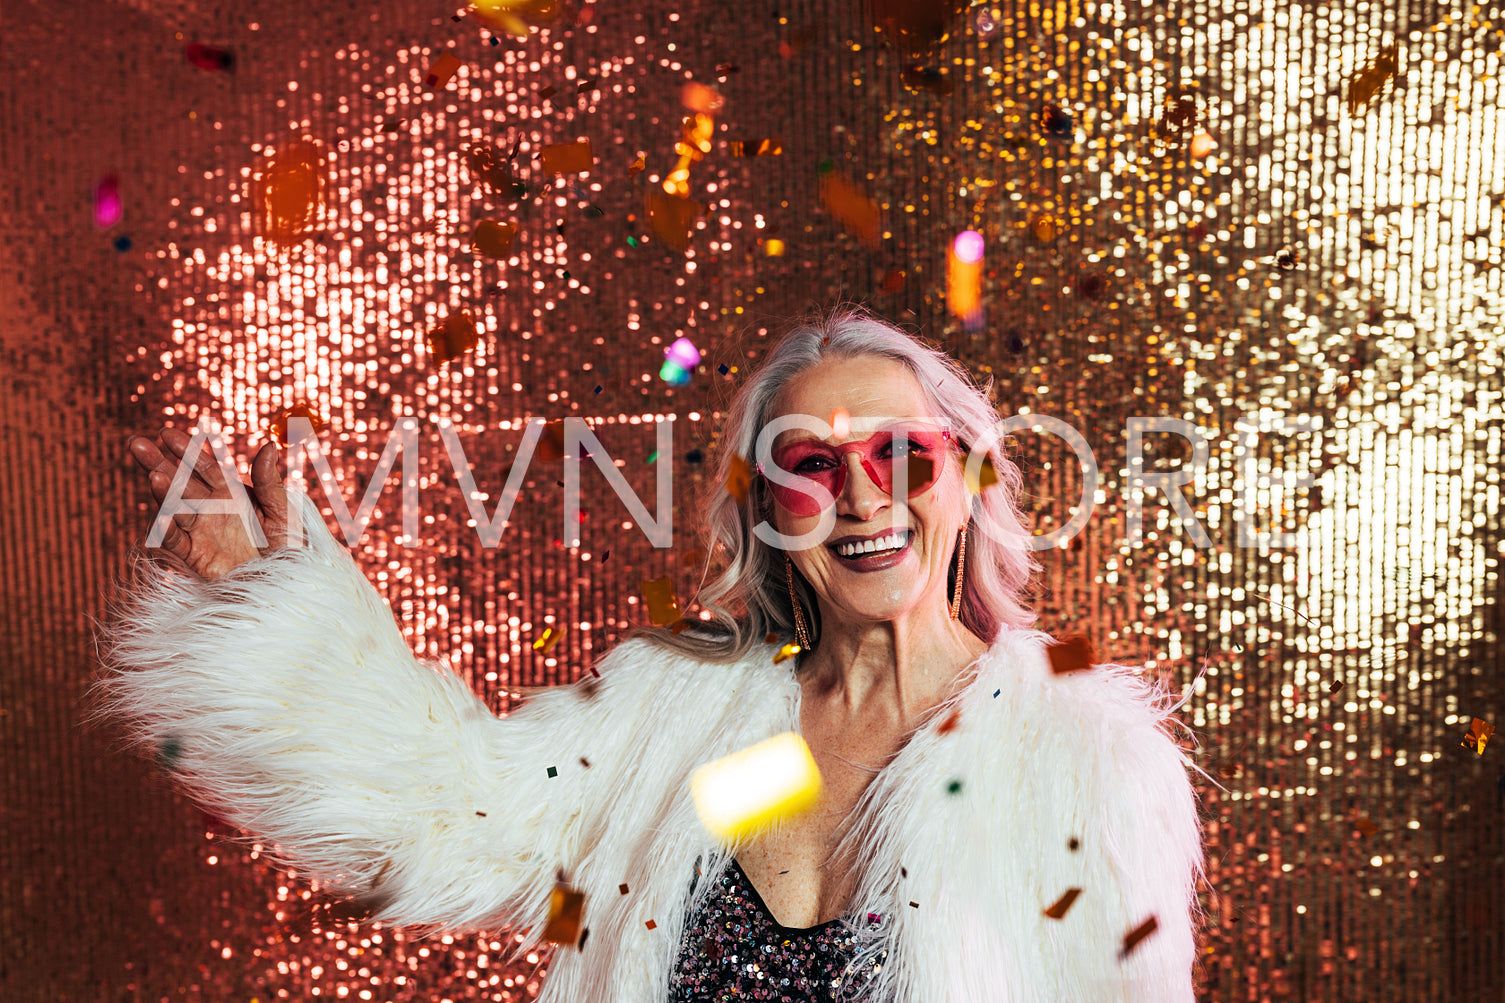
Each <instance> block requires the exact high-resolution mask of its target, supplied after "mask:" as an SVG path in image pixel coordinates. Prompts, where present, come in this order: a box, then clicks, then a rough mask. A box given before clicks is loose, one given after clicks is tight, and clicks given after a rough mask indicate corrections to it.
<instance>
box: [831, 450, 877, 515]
mask: <svg viewBox="0 0 1505 1003" xmlns="http://www.w3.org/2000/svg"><path fill="white" fill-rule="evenodd" d="M841 462H842V463H845V464H846V468H847V475H846V483H845V484H843V485H842V488H841V497H840V498H838V499H837V502H838V503H839V504H840V505H841V507H843V508H845V509H848V510H849V511H851V512H853V513H854V514H855V515H856V516H857V518H859V519H861V520H863V521H864V522H865V521H867V520H868V519H869V518H871V517H872V513H873V512H874V511H876V510H877V508H878V507H879V506H880V505H881V504H882V503H883V502H885V501H887V500H888V493H887V492H885V491H884V490H883V488H882V487H881V486H879V485H878V484H876V483H875V482H874V481H873V479H872V477H870V476H868V472H867V467H865V466H863V465H862V457H861V456H859V455H858V454H857V453H847V454H846V455H845V456H843V457H842V458H841Z"/></svg>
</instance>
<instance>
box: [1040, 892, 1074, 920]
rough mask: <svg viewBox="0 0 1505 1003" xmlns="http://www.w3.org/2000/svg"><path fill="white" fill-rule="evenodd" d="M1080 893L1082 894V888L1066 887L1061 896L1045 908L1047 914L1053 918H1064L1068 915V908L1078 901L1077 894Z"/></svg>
mask: <svg viewBox="0 0 1505 1003" xmlns="http://www.w3.org/2000/svg"><path fill="white" fill-rule="evenodd" d="M1080 894H1082V890H1081V889H1080V888H1068V889H1066V891H1065V892H1064V893H1063V894H1062V895H1061V897H1060V898H1058V899H1056V900H1055V902H1054V903H1052V904H1051V906H1050V908H1049V909H1046V910H1045V915H1047V916H1049V917H1050V918H1051V919H1060V918H1062V917H1063V916H1065V915H1066V910H1068V909H1070V908H1071V904H1072V903H1073V902H1075V901H1076V898H1077V896H1078V895H1080Z"/></svg>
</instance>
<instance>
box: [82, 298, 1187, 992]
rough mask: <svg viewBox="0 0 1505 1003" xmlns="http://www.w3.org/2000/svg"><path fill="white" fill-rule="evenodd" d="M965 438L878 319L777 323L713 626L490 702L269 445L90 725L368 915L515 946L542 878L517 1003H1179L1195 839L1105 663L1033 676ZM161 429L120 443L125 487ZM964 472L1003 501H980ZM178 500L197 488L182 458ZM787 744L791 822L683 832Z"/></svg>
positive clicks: (718, 521)
mask: <svg viewBox="0 0 1505 1003" xmlns="http://www.w3.org/2000/svg"><path fill="white" fill-rule="evenodd" d="M843 411H844V412H845V415H842V414H841V412H843ZM833 417H834V418H835V420H834V421H832V419H833ZM995 421H996V415H995V414H994V412H993V409H992V408H991V407H990V405H989V403H988V401H987V398H986V395H985V393H984V392H983V391H982V390H981V389H979V388H978V387H977V386H975V385H974V384H973V383H972V382H971V380H970V379H969V378H968V376H967V375H966V373H965V371H964V370H963V369H962V368H961V367H960V366H959V365H957V364H956V363H955V362H954V361H953V360H951V359H950V358H949V357H947V356H946V355H944V354H943V353H941V352H939V351H936V350H934V349H931V348H929V347H927V346H926V345H924V344H922V343H920V342H918V341H917V340H915V339H914V338H912V337H910V336H909V335H907V334H905V333H904V332H902V331H900V330H898V329H896V328H894V327H891V326H889V325H888V324H885V323H882V322H880V321H878V320H876V319H873V318H872V317H869V316H867V315H865V314H862V313H859V312H855V311H850V310H848V311H842V312H838V313H836V314H834V315H832V316H830V317H828V318H825V319H823V320H818V321H815V322H811V323H807V324H804V325H801V326H798V327H797V328H795V329H794V330H792V331H791V332H789V333H788V334H787V335H786V336H785V337H784V338H783V339H782V340H781V341H780V342H779V344H778V345H777V346H776V347H775V348H774V350H773V351H772V352H771V353H770V355H769V357H768V358H767V360H766V361H765V363H764V364H763V366H762V367H761V369H760V370H759V371H758V372H757V373H756V374H755V375H753V376H752V377H751V378H750V379H749V380H748V381H747V382H746V384H744V386H743V387H742V388H741V389H740V391H739V393H738V395H737V397H736V399H735V400H734V402H733V404H732V406H731V408H730V410H729V413H728V415H727V418H726V424H725V426H724V428H723V434H722V448H723V453H722V456H721V462H720V474H721V477H720V483H721V484H725V483H726V480H727V478H728V477H729V476H730V475H731V473H732V470H733V464H734V463H736V462H739V458H740V457H754V458H759V459H760V461H761V462H759V464H758V476H756V477H755V478H754V479H753V481H752V483H751V485H750V488H749V490H748V491H746V492H745V494H744V493H742V492H738V494H739V495H741V497H740V498H738V497H733V496H732V495H731V494H729V493H727V492H726V491H725V490H718V493H717V495H716V497H715V498H714V500H713V501H712V502H711V504H710V507H709V513H708V519H707V526H706V529H707V539H706V541H705V543H706V548H705V549H706V552H707V553H708V554H711V555H713V556H712V558H710V559H708V564H707V575H709V574H710V570H709V569H710V566H711V564H710V562H714V561H718V559H719V563H720V564H722V565H723V566H724V570H722V571H721V572H720V573H719V575H717V576H716V577H715V578H714V579H713V580H712V581H710V582H709V583H706V584H705V586H704V587H703V588H702V590H701V591H700V593H699V596H698V598H699V601H700V603H701V605H702V606H703V608H704V609H706V610H707V611H709V612H710V614H711V618H710V619H709V620H704V621H697V620H692V626H691V627H690V628H689V629H686V630H683V631H682V632H681V633H679V634H673V633H671V632H670V631H668V630H666V629H662V628H653V629H644V630H640V631H638V632H637V633H636V634H634V635H633V636H632V637H629V638H628V639H626V640H624V641H622V642H621V643H620V644H618V645H617V646H616V647H615V648H614V649H613V650H612V651H611V652H609V653H608V654H607V655H606V656H605V657H604V658H603V659H601V660H600V662H599V664H598V666H597V668H598V670H599V679H596V678H586V679H585V680H584V681H583V682H581V683H579V684H576V685H573V686H568V687H559V688H557V689H554V690H550V691H547V692H544V693H542V694H540V695H538V696H537V697H535V698H534V699H532V700H531V701H529V702H528V703H527V704H525V705H524V706H522V707H521V708H519V709H518V710H516V711H514V712H513V713H511V714H509V715H508V716H506V717H505V718H501V719H498V718H497V717H495V716H494V715H492V714H491V713H489V712H488V710H487V708H486V706H485V704H484V703H483V702H482V701H481V700H480V699H479V698H478V697H477V696H476V695H475V694H474V693H473V692H472V691H471V690H470V689H469V687H468V686H467V685H466V684H465V683H464V682H463V681H462V680H460V679H459V678H458V677H457V676H456V675H454V674H453V673H452V672H449V671H447V670H446V667H445V666H444V665H443V664H441V663H427V662H421V661H418V660H416V659H415V658H414V657H413V655H412V654H411V652H410V650H409V649H408V647H407V646H406V644H405V642H404V639H403V636H402V634H401V633H400V631H399V630H398V628H397V625H396V623H395V622H394V620H393V618H392V614H391V611H390V610H389V609H388V608H387V607H386V605H385V604H384V603H383V601H382V600H381V598H380V596H379V595H378V593H377V592H376V591H375V590H374V589H373V588H372V586H371V585H370V584H369V582H368V581H367V580H366V579H365V577H364V576H363V575H362V573H361V572H360V570H359V569H358V567H357V566H356V564H355V562H354V561H353V560H352V559H351V557H350V555H349V553H348V551H347V550H346V549H345V548H344V547H343V546H341V545H340V544H339V543H338V542H337V541H336V540H335V539H334V538H333V536H332V535H331V534H330V533H329V532H328V529H327V527H321V525H320V522H319V520H320V516H319V513H318V510H317V509H316V508H315V507H314V506H313V505H312V503H311V502H310V501H309V499H308V498H307V496H305V495H303V494H301V493H299V492H296V491H291V490H284V488H283V486H282V484H281V483H279V480H278V476H279V467H278V460H277V457H276V455H275V453H274V451H273V450H272V448H271V447H268V448H265V449H263V450H262V451H261V452H260V453H258V454H257V456H256V457H255V459H254V461H253V463H252V484H251V487H252V495H253V496H254V499H255V505H256V509H257V515H258V516H259V518H260V519H261V521H262V525H263V527H264V529H265V531H266V534H267V538H268V539H267V543H268V546H267V547H266V548H265V549H262V550H258V549H257V548H256V547H255V546H253V545H252V544H251V542H250V540H249V539H248V537H247V536H246V534H245V530H244V529H243V528H242V527H243V524H242V523H241V521H240V520H239V519H238V518H236V517H233V516H225V515H209V514H207V513H200V514H198V515H197V516H194V515H191V514H190V515H184V516H177V517H175V522H174V525H173V528H172V530H171V531H170V532H169V534H168V538H167V539H166V541H165V543H166V546H167V548H168V549H169V550H170V551H171V552H172V553H173V554H175V555H176V556H177V557H178V558H180V563H183V564H186V565H187V566H188V568H190V569H191V570H192V571H193V572H195V574H194V575H184V574H181V573H174V572H173V571H172V570H170V569H168V568H166V567H164V566H162V565H161V564H158V563H154V562H145V561H138V562H137V563H136V570H137V571H138V572H139V574H138V576H137V580H136V582H135V583H134V584H133V585H132V586H131V587H130V589H129V590H128V592H127V595H128V597H129V601H128V604H127V606H126V607H125V608H124V609H123V610H122V612H121V614H120V616H119V617H118V621H117V623H116V624H115V625H114V630H113V632H111V633H110V634H109V635H108V636H105V637H103V638H102V642H103V643H102V657H103V663H104V666H105V671H104V673H103V674H102V676H101V678H100V679H99V681H98V683H97V694H98V697H99V700H100V706H99V710H98V713H99V714H101V715H103V716H108V717H113V718H115V719H117V720H120V721H122V722H123V723H124V724H125V725H126V726H127V727H128V729H129V733H130V735H131V736H132V737H133V738H135V739H136V740H138V741H140V742H141V743H142V744H143V745H145V746H146V747H147V748H156V749H158V750H160V749H163V748H166V749H169V750H171V762H170V765H171V768H172V770H173V771H174V774H175V776H176V778H177V779H178V780H179V781H180V782H181V784H182V785H183V787H184V789H185V790H186V791H187V792H189V793H190V794H191V795H192V796H194V797H195V798H196V799H197V800H199V801H200V803H202V804H204V805H205V806H206V807H208V808H209V809H211V810H213V811H215V812H217V813H219V814H220V815H221V816H223V817H224V818H225V819H227V820H228V821H230V822H232V823H233V824H235V825H237V826H240V827H242V828H244V829H246V830H248V831H249V832H250V833H251V834H253V835H254V836H255V837H257V838H258V839H260V840H261V841H263V842H264V843H271V844H274V845H275V852H276V855H277V859H279V860H281V861H283V862H285V863H287V864H288V865H291V866H294V867H296V868H297V869H298V871H299V873H300V874H302V875H305V876H307V877H310V878H315V879H318V880H319V881H320V882H322V883H324V884H325V885H326V887H329V888H331V889H334V890H337V891H343V892H344V893H347V894H349V895H351V896H353V897H355V898H356V899H358V900H359V901H360V902H361V903H363V905H364V906H365V907H367V908H368V909H369V915H370V918H371V919H372V920H374V921H380V922H382V923H385V924H388V925H393V926H404V927H409V928H412V929H414V930H415V931H416V932H419V933H429V932H439V931H445V932H451V933H461V932H468V931H494V930H496V929H498V928H501V927H509V928H511V929H514V930H518V931H522V932H523V933H524V934H525V938H524V940H525V943H524V944H523V945H522V948H520V950H521V949H525V948H530V947H533V946H535V945H536V944H538V942H539V940H540V938H541V936H542V933H543V927H544V925H545V921H546V919H547V917H548V907H549V901H550V895H551V892H552V891H553V889H554V888H555V887H556V882H558V881H560V880H561V879H563V880H564V881H567V882H568V883H569V884H570V885H571V886H572V887H574V888H575V889H578V890H579V891H581V892H583V893H584V895H585V912H584V924H585V926H586V927H587V928H588V930H589V933H588V936H584V937H583V938H582V939H581V941H580V942H578V946H577V948H569V947H566V948H561V949H560V950H559V951H558V952H557V953H556V954H555V956H554V960H553V963H552V968H551V971H550V973H549V976H548V978H547V980H546V982H545V986H544V989H543V991H542V993H541V995H540V1000H541V1001H543V1003H555V1001H569V1003H586V1001H588V1003H617V1001H620V1003H659V1001H692V1000H693V1001H706V1000H717V1001H719V1000H745V999H746V1000H789V1001H794V1000H799V1001H803V1000H820V1001H825V1000H864V1001H883V1003H941V1001H947V1003H999V1001H1009V1003H1024V1001H1041V1003H1046V1001H1049V1003H1057V1001H1067V1000H1082V1001H1095V1000H1136V1001H1140V1000H1142V1001H1146V1003H1148V1001H1154V1003H1165V1001H1172V1000H1189V999H1192V998H1193V989H1192V968H1193V964H1194V961H1195V937H1194V934H1195V920H1196V916H1197V909H1196V889H1195V885H1196V881H1197V879H1198V877H1199V875H1200V873H1201V868H1202V850H1201V841H1200V835H1199V831H1198V822H1197V812H1196V803H1195V797H1194V795H1193V791H1192V787H1191V784H1190V782H1189V778H1188V774H1187V763H1186V759H1185V757H1184V756H1183V754H1182V752H1181V750H1180V748H1179V747H1178V746H1177V744H1176V743H1175V742H1174V741H1173V740H1172V739H1171V737H1170V736H1169V735H1168V734H1167V730H1166V729H1167V727H1168V726H1169V725H1170V724H1172V723H1173V721H1172V718H1171V715H1170V710H1169V706H1168V705H1169V698H1168V696H1167V695H1166V694H1165V693H1163V692H1161V691H1159V690H1156V689H1153V688H1152V687H1150V686H1149V685H1148V684H1147V683H1145V682H1144V681H1142V680H1141V678H1140V677H1138V676H1136V675H1135V674H1133V673H1132V672H1130V671H1129V670H1127V669H1125V668H1123V667H1120V666H1112V665H1109V666H1096V667H1092V668H1090V669H1085V670H1081V671H1074V672H1068V673H1059V674H1058V673H1055V672H1053V671H1052V669H1051V667H1050V662H1049V658H1048V656H1047V652H1046V648H1047V646H1048V645H1049V644H1050V643H1051V639H1050V638H1049V637H1048V636H1047V635H1045V634H1044V633H1042V632H1040V631H1037V630H1034V629H1032V627H1031V625H1032V623H1033V620H1034V617H1033V615H1032V614H1031V613H1030V611H1029V609H1028V608H1027V607H1026V605H1024V604H1023V603H1022V601H1021V594H1022V591H1023V590H1024V588H1025V586H1026V585H1027V583H1028V581H1029V578H1030V575H1031V573H1032V571H1033V568H1034V565H1033V562H1032V559H1031V557H1030V551H1029V547H1028V536H1027V532H1026V530H1025V529H1024V528H1023V526H1022V523H1021V521H1020V518H1019V513H1018V509H1017V496H1018V491H1019V488H1020V476H1019V473H1018V470H1017V469H1016V468H1015V467H1014V466H1013V465H1012V463H1010V461H1009V460H1008V459H1007V457H1006V456H1004V455H1003V453H1002V451H1001V444H1000V443H999V442H998V440H997V438H996V437H995V436H991V431H992V429H993V428H994V422H995ZM760 438H761V442H760ZM187 442H188V437H187V436H186V435H184V434H183V433H181V432H172V431H169V430H164V432H163V433H162V435H161V436H160V437H159V438H158V440H157V442H156V443H153V442H152V441H150V440H147V439H144V438H137V439H134V440H133V441H132V442H131V444H130V451H131V453H132V455H133V456H134V457H135V458H136V460H137V461H138V462H139V463H140V464H141V465H142V466H143V467H145V468H146V469H148V470H149V471H151V474H150V480H151V486H152V489H153V491H154V493H155V494H156V495H157V497H158V499H159V500H160V499H162V498H163V497H165V495H166V493H167V489H168V485H169V483H170V480H171V475H172V472H173V470H174V468H175V466H176V464H177V463H178V461H179V459H180V457H181V455H182V453H183V450H184V447H185V446H186V445H187ZM984 452H985V453H986V456H987V458H988V459H989V460H990V461H991V465H992V467H993V470H994V471H995V472H996V474H997V476H998V483H997V484H995V485H992V486H990V487H986V488H983V489H982V490H980V491H979V492H977V493H974V492H973V491H971V490H969V486H968V480H967V477H966V475H965V468H966V460H967V458H968V456H969V455H971V454H974V453H977V454H981V453H984ZM975 469H976V468H975V467H974V470H975ZM188 496H189V497H221V498H223V497H229V496H230V495H229V492H228V490H227V488H226V484H225V481H224V480H223V478H222V477H221V476H220V475H219V472H218V468H217V467H215V466H214V465H213V462H212V460H210V461H209V462H206V463H201V464H200V466H199V472H197V473H196V474H195V475H194V479H193V480H192V481H191V482H190V490H189V492H188ZM299 527H311V528H309V529H308V531H307V534H306V540H301V541H300V540H298V539H297V537H298V533H296V532H294V531H295V530H296V529H298V528H299ZM294 543H298V544H299V545H296V546H295V545H293V544H294ZM854 544H855V546H854ZM703 581H704V579H703ZM770 636H771V637H772V639H771V640H770V639H769V638H770ZM789 641H797V643H798V644H799V646H800V647H801V649H802V651H801V653H800V654H799V655H798V656H797V657H795V658H790V659H786V660H784V661H781V662H775V661H774V660H773V655H774V653H775V652H776V651H778V650H779V647H780V646H781V645H782V644H783V643H786V642H789ZM789 731H795V732H798V733H799V734H800V735H801V736H803V738H804V739H805V740H806V742H808V744H809V747H810V749H811V751H812V753H813V755H814V757H815V760H816V763H817V764H818V766H819V769H820V773H821V775H822V778H823V788H822V792H821V794H820V797H819V800H818V801H817V802H816V804H815V805H814V807H813V808H812V809H810V810H809V811H807V812H805V813H803V814H800V815H798V816H794V817H791V818H786V819H783V820H781V821H778V822H776V823H774V824H772V825H770V826H765V827H764V828H763V829H761V830H759V831H758V832H757V833H755V834H754V835H751V836H748V837H745V838H743V839H740V840H739V841H737V842H736V843H734V844H731V845H727V844H724V843H722V842H720V841H718V840H716V839H715V838H713V837H712V836H711V835H710V834H709V833H708V832H707V831H706V830H705V829H704V828H703V827H702V825H701V823H700V822H699V820H698V819H697V816H696V813H695V810H694V807H693V804H692V799H691V796H690V783H689V780H690V775H691V773H692V772H693V771H694V770H695V769H696V768H697V767H699V766H700V765H702V764H704V763H707V762H711V761H713V760H715V759H718V758H720V757H722V756H724V755H727V754H729V753H731V752H733V751H736V750H738V749H741V748H744V747H746V746H749V745H752V744H754V743H756V742H759V741H761V740H764V739H766V738H769V737H772V736H774V735H777V734H781V733H784V732H789Z"/></svg>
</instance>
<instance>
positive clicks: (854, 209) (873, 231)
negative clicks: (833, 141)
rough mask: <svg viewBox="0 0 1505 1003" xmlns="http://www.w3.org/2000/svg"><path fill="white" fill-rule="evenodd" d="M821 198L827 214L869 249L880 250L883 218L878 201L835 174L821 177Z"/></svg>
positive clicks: (830, 172)
mask: <svg viewBox="0 0 1505 1003" xmlns="http://www.w3.org/2000/svg"><path fill="white" fill-rule="evenodd" d="M820 198H821V202H822V203H823V204H824V205H825V207H826V211H827V212H829V213H830V214H831V216H832V217H833V218H835V219H837V220H838V221H840V222H841V224H842V225H843V226H845V227H846V228H847V229H848V230H849V231H851V233H852V235H853V236H855V237H856V238H857V239H858V240H860V241H862V242H863V243H864V244H867V245H868V246H869V247H877V246H878V237H879V229H880V218H881V217H880V215H879V209H878V203H877V202H876V201H874V200H873V199H871V198H869V197H868V196H866V195H864V194H863V193H862V191H861V190H860V189H859V188H858V187H857V186H856V185H854V184H853V183H852V182H851V181H849V180H847V179H846V178H844V177H842V176H841V175H840V174H837V173H835V172H834V171H829V172H826V173H825V174H823V175H822V176H821V179H820Z"/></svg>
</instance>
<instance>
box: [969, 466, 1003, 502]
mask: <svg viewBox="0 0 1505 1003" xmlns="http://www.w3.org/2000/svg"><path fill="white" fill-rule="evenodd" d="M966 477H967V490H969V491H971V492H972V493H973V494H974V495H980V494H982V492H983V489H985V488H990V487H992V486H993V485H994V484H997V483H998V471H997V470H995V469H993V461H992V460H991V459H989V458H988V457H986V456H985V457H983V460H982V465H981V466H979V467H978V468H977V473H975V474H974V473H973V472H972V471H971V470H967V471H966Z"/></svg>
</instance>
